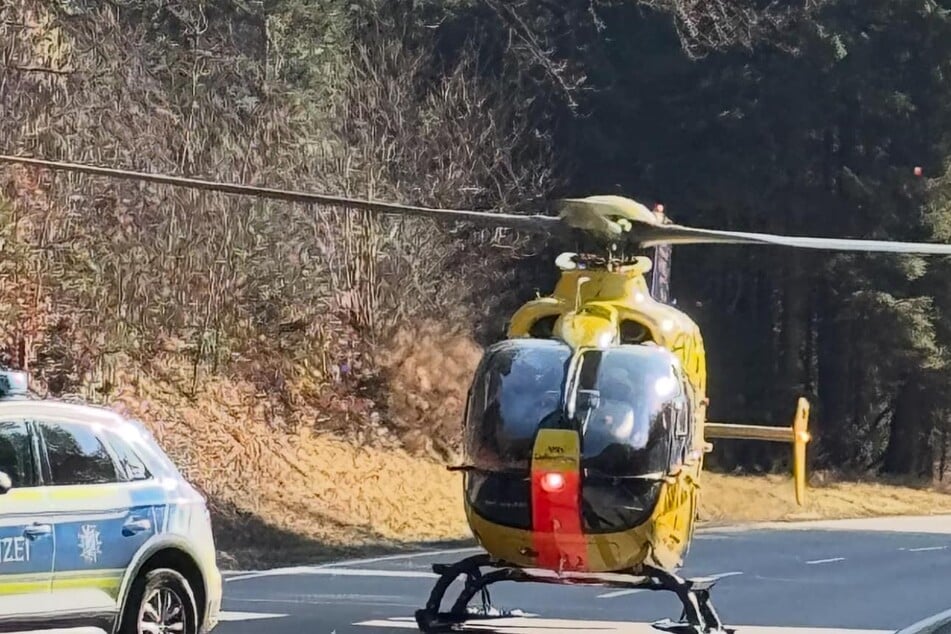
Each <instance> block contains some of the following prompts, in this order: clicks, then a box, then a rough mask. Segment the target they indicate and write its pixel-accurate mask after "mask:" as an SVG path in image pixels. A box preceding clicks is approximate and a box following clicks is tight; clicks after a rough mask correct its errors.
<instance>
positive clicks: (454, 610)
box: [416, 554, 734, 634]
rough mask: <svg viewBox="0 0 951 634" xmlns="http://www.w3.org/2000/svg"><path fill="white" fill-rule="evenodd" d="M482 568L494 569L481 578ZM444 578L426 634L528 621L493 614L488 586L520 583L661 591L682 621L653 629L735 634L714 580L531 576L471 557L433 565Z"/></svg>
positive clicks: (653, 571) (655, 574)
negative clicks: (717, 606) (717, 600)
mask: <svg viewBox="0 0 951 634" xmlns="http://www.w3.org/2000/svg"><path fill="white" fill-rule="evenodd" d="M482 568H492V569H493V570H491V571H489V572H485V573H483V572H482ZM433 572H435V573H436V574H437V575H439V579H438V580H437V581H436V585H435V586H434V587H433V590H432V593H431V594H430V595H429V600H428V601H427V602H426V607H425V608H424V609H422V610H417V611H416V624H417V626H418V627H419V630H420V631H421V632H427V633H430V632H452V631H457V630H458V629H459V626H461V625H463V624H465V623H472V622H478V621H485V620H490V619H504V618H512V617H518V616H524V615H525V613H524V612H522V611H520V610H513V611H503V610H498V609H496V608H493V607H492V605H491V600H490V598H489V592H488V586H490V585H492V584H494V583H498V582H500V581H514V582H517V583H526V582H534V583H550V584H558V585H595V586H609V587H615V588H626V589H632V590H662V591H667V592H673V593H674V594H676V595H677V598H678V599H680V602H681V603H682V604H683V608H684V610H683V615H682V616H681V620H680V621H671V620H670V619H665V620H663V621H658V622H656V623H653V624H652V626H653V627H654V628H655V629H657V630H661V631H665V632H672V633H673V634H733V633H734V630H732V629H728V628H726V627H724V625H723V623H722V622H721V621H720V617H719V616H718V615H717V613H716V610H714V609H713V604H712V602H711V600H710V589H711V588H712V587H713V584H714V583H716V580H715V579H682V578H680V577H678V576H677V575H675V574H672V573H670V572H666V571H664V570H660V569H657V568H652V567H644V569H643V572H642V573H640V574H637V573H634V572H630V573H602V574H597V573H567V572H565V573H561V574H558V573H556V572H553V571H547V570H529V569H526V568H520V567H517V566H512V565H508V564H506V563H505V562H500V561H497V560H495V559H493V558H492V557H491V556H489V555H487V554H482V555H475V556H472V557H467V558H466V559H463V560H462V561H459V562H457V563H455V564H451V565H446V564H434V565H433ZM460 575H465V587H464V588H463V589H462V592H460V593H459V596H458V598H456V601H455V602H454V603H453V605H452V607H451V608H450V609H449V611H448V612H440V611H439V610H440V606H441V605H442V600H443V597H444V596H445V594H446V591H447V590H448V589H449V586H450V585H452V582H453V581H455V580H456V579H457V578H458V577H459V576H460ZM476 594H481V598H482V606H481V607H477V608H470V607H469V602H470V601H471V600H472V599H473V598H475V596H476Z"/></svg>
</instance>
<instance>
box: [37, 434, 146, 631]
mask: <svg viewBox="0 0 951 634" xmlns="http://www.w3.org/2000/svg"><path fill="white" fill-rule="evenodd" d="M37 427H38V429H39V430H40V432H41V437H42V446H43V448H44V450H45V456H46V458H47V463H46V467H47V469H48V471H49V474H48V475H49V482H50V485H51V487H50V489H49V491H50V493H49V495H50V502H51V504H52V506H53V508H55V509H56V510H57V511H58V519H57V521H56V526H55V531H56V545H57V548H56V555H55V562H54V573H53V583H52V592H53V602H54V603H59V604H61V605H70V606H71V607H74V608H75V609H77V610H81V611H82V612H98V611H100V610H102V611H103V612H112V611H114V610H115V609H116V607H117V603H118V593H119V587H120V584H121V582H122V578H123V576H124V574H125V572H126V569H127V568H128V567H129V565H130V564H131V562H132V560H133V558H134V557H135V554H136V553H137V552H138V551H139V549H140V548H141V547H142V545H143V544H145V542H146V541H147V540H148V539H149V538H150V537H151V536H152V535H154V534H155V517H154V514H153V510H152V506H153V504H154V503H155V502H156V499H158V497H157V496H158V495H160V492H157V491H155V489H156V488H157V486H156V485H155V483H153V482H149V481H148V480H135V479H133V478H132V477H130V475H129V474H130V471H129V470H128V469H127V468H126V467H125V465H124V464H123V461H122V458H121V457H120V454H118V453H116V451H115V450H114V449H113V448H112V445H111V444H110V443H109V442H108V441H107V440H106V438H107V436H106V432H105V430H102V429H97V428H95V427H92V426H89V425H83V424H76V423H70V422H51V421H41V422H38V423H37Z"/></svg>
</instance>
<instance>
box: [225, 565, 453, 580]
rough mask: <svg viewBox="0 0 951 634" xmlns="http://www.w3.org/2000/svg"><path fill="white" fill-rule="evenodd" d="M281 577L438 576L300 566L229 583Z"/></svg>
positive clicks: (368, 569)
mask: <svg viewBox="0 0 951 634" xmlns="http://www.w3.org/2000/svg"><path fill="white" fill-rule="evenodd" d="M282 575H323V576H328V577H396V578H398V579H435V578H437V577H438V576H439V575H436V574H434V573H432V572H424V571H422V570H374V569H371V568H323V567H321V566H301V567H299V568H284V569H281V570H274V571H267V572H259V573H252V574H247V575H242V576H240V577H232V578H231V579H230V581H242V580H244V579H258V578H260V577H271V576H282Z"/></svg>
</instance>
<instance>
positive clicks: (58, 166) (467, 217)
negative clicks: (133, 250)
mask: <svg viewBox="0 0 951 634" xmlns="http://www.w3.org/2000/svg"><path fill="white" fill-rule="evenodd" d="M0 163H16V164H20V165H30V166H33V167H42V168H47V169H53V170H63V171H68V172H79V173H83V174H92V175H94V176H106V177H109V178H121V179H127V180H139V181H148V182H152V183H161V184H164V185H174V186H176V187H186V188H189V189H198V190H204V191H215V192H221V193H225V194H238V195H242V196H254V197H257V198H269V199H273V200H284V201H288V202H295V203H304V204H323V205H336V206H340V207H348V208H351V209H359V210H363V211H372V212H377V213H381V214H406V215H411V216H423V217H429V218H436V219H439V220H450V221H460V222H471V223H475V224H478V225H486V226H491V227H498V226H505V227H511V228H513V229H521V230H525V231H531V232H540V233H546V234H551V233H554V232H556V231H558V230H559V229H561V228H562V227H561V224H560V220H559V219H558V218H557V217H554V216H544V215H537V214H533V215H529V214H512V213H496V212H492V211H471V210H459V209H439V208H431V207H419V206H416V205H403V204H399V203H387V202H379V201H372V200H361V199H357V198H347V197H344V196H332V195H328V194H316V193H312V192H302V191H291V190H286V189H275V188H270V187H258V186H255V185H238V184H233V183H221V182H216V181H210V180H202V179H197V178H187V177H184V176H169V175H165V174H150V173H147V172H135V171H131V170H120V169H114V168H109V167H97V166H94V165H81V164H77V163H66V162H61V161H47V160H43V159H35V158H28V157H23V156H7V155H0Z"/></svg>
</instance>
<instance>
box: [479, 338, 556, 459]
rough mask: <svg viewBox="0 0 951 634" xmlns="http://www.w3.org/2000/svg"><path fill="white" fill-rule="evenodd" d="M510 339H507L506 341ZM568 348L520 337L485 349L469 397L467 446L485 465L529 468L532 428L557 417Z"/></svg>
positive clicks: (546, 341) (533, 434)
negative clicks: (513, 341) (512, 342)
mask: <svg viewBox="0 0 951 634" xmlns="http://www.w3.org/2000/svg"><path fill="white" fill-rule="evenodd" d="M506 343H508V342H506ZM570 359H571V349H570V348H569V347H568V346H567V345H565V344H562V343H559V342H556V341H551V340H523V341H519V342H518V343H517V344H509V345H500V346H497V347H493V348H492V349H490V350H489V351H488V353H487V354H486V356H485V358H484V359H483V363H482V367H481V368H480V370H479V372H477V374H476V380H475V381H474V383H473V385H472V389H471V391H470V397H469V408H468V412H467V413H466V414H467V415H466V419H467V421H472V422H478V424H476V425H467V426H466V449H467V453H468V455H469V456H470V459H472V461H473V464H474V465H475V466H476V467H479V468H485V469H504V470H518V469H521V470H527V469H528V468H529V467H530V461H531V453H532V445H533V443H534V441H535V432H536V431H537V430H538V428H539V426H540V425H541V424H542V423H543V422H548V423H549V424H551V423H552V422H554V421H553V419H559V418H561V413H562V402H561V401H562V398H561V395H562V387H563V384H564V381H565V373H566V371H567V366H568V362H569V361H570Z"/></svg>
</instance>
